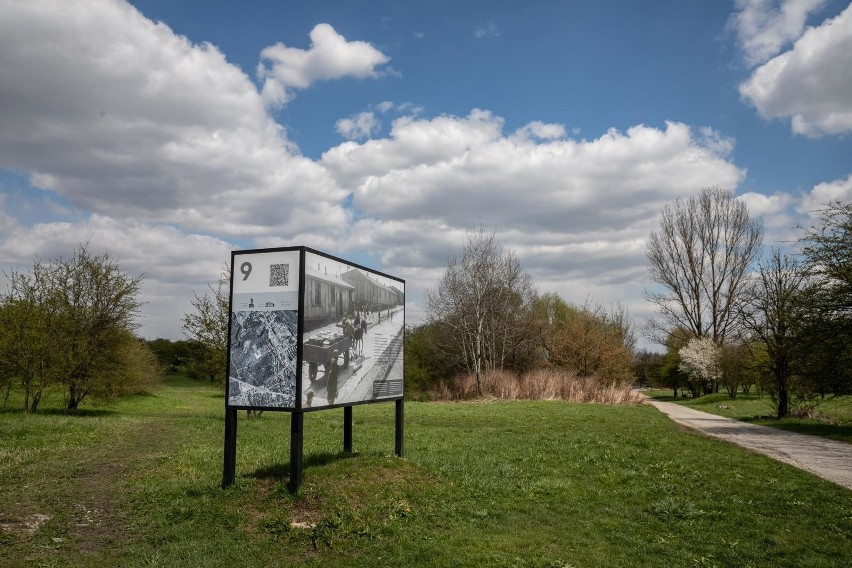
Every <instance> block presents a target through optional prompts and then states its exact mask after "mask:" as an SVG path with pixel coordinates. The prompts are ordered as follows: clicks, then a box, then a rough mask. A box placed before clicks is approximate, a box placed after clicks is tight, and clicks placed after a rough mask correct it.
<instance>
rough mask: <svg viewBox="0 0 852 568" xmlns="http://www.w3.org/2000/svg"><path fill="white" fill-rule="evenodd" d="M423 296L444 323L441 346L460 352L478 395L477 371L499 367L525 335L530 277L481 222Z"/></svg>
mask: <svg viewBox="0 0 852 568" xmlns="http://www.w3.org/2000/svg"><path fill="white" fill-rule="evenodd" d="M426 297H427V303H428V314H427V315H428V319H429V321H430V322H434V323H436V324H438V325H440V326H442V327H443V328H445V329H446V331H447V332H448V333H447V336H448V337H449V338H451V341H452V343H451V344H449V345H446V346H444V347H445V349H448V350H451V351H454V352H456V353H457V354H458V355H459V359H460V360H461V361H462V364H463V365H464V366H465V368H466V370H467V371H469V372H472V373H473V374H474V375H475V377H476V391H477V394H479V395H482V383H481V378H482V374H483V373H484V372H485V371H488V370H494V369H502V368H503V366H504V365H505V364H506V362H507V361H508V360H510V359H511V358H512V357H513V356H514V355H515V354H516V353H517V351H518V350H519V349H520V348H521V347H522V344H523V343H524V342H526V341H528V339H529V338H528V336H527V334H526V333H524V330H523V329H522V324H523V322H525V321H526V319H527V318H526V317H525V316H526V312H527V309H528V307H529V304H530V302H531V301H532V299H533V297H534V290H533V285H532V279H531V278H530V276H529V275H528V274H527V273H525V272H524V271H523V270H521V265H520V262H519V261H518V257H517V256H515V254H514V253H512V252H511V251H510V252H503V250H502V248H501V247H500V246H499V244H498V243H497V242H496V239H495V235H494V233H493V232H491V233H488V232H486V231H485V230H484V229H483V228H480V229H479V231H478V232H476V233H470V234H468V242H467V245H466V246H465V247H464V249H463V250H462V252H461V255H460V256H458V257H455V258H453V259H451V260H450V262H449V264H448V266H447V271H446V272H445V273H444V276H443V277H442V278H441V282H440V283H439V285H438V289H437V290H434V291H433V290H430V291H428V292H427V294H426Z"/></svg>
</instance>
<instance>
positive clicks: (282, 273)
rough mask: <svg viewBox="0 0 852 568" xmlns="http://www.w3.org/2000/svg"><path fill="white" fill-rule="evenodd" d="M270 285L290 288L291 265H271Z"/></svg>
mask: <svg viewBox="0 0 852 568" xmlns="http://www.w3.org/2000/svg"><path fill="white" fill-rule="evenodd" d="M269 285H270V286H289V285H290V265H289V264H271V265H269Z"/></svg>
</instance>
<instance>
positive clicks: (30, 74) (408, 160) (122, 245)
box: [0, 0, 852, 345]
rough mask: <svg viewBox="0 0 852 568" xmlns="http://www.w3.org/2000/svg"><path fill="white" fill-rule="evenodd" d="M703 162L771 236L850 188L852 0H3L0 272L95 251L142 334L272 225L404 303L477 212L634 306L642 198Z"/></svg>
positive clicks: (698, 169)
mask: <svg viewBox="0 0 852 568" xmlns="http://www.w3.org/2000/svg"><path fill="white" fill-rule="evenodd" d="M709 186H721V187H724V188H728V189H731V190H733V191H734V192H735V194H736V195H737V197H738V198H739V199H742V200H743V201H744V202H745V203H746V204H747V205H748V207H749V210H750V212H751V214H752V215H753V216H755V217H759V218H761V219H762V220H763V222H764V226H765V231H766V236H765V241H764V242H765V245H766V247H767V248H769V247H771V246H782V247H788V246H789V244H790V243H791V241H794V240H795V239H796V237H797V236H798V235H799V234H800V232H799V231H798V230H797V229H796V227H797V226H810V224H811V223H813V222H814V213H813V212H814V211H815V210H816V209H818V208H819V207H820V206H821V205H823V204H825V203H827V202H829V201H831V200H835V199H839V200H841V201H844V202H849V201H852V5H850V4H849V3H847V2H845V1H832V0H787V1H778V0H734V1H727V2H725V1H715V0H700V1H699V0H660V1H645V2H636V1H633V0H596V1H591V0H589V1H567V0H565V1H563V0H547V1H545V0H527V1H524V2H508V1H500V0H494V1H470V2H464V1H459V0H455V1H453V2H444V1H439V0H433V1H432V2H403V1H401V0H395V1H390V2H385V1H374V0H371V1H355V0H345V1H328V2H304V1H299V2H295V1H289V0H247V1H243V2H226V1H218V0H217V1H211V0H181V1H180V2H174V1H171V0H131V1H130V2H126V1H124V0H28V1H27V2H20V1H17V0H0V270H2V271H3V272H4V273H6V274H8V273H9V272H10V271H12V270H26V269H27V267H28V266H31V264H32V260H33V258H34V257H36V256H37V257H39V258H41V259H48V260H49V259H51V258H55V257H57V256H68V255H70V254H72V252H73V249H74V246H75V244H77V243H80V242H88V243H89V244H90V247H92V248H94V249H97V250H104V249H106V250H109V251H110V252H111V253H112V254H113V255H114V256H115V257H116V258H118V260H119V262H120V265H121V267H122V269H124V270H125V271H127V272H130V273H133V274H139V273H144V274H145V275H146V278H145V281H144V285H143V288H142V300H143V301H145V302H146V304H145V306H144V307H143V313H142V316H141V318H140V324H141V327H140V330H139V333H140V334H141V335H142V336H143V337H147V338H155V337H167V338H172V339H179V338H181V337H182V334H181V330H180V319H181V316H182V314H184V313H186V312H187V311H189V310H191V305H190V300H191V297H192V292H193V291H195V292H198V293H203V292H204V291H205V290H206V287H207V285H208V283H211V282H215V281H216V280H217V278H218V276H219V274H220V272H221V269H222V267H223V266H225V265H226V264H227V263H228V262H229V258H230V251H232V250H244V249H251V248H263V247H274V246H291V245H305V246H309V247H313V248H316V249H319V250H322V251H324V252H327V253H330V254H333V255H337V256H340V257H343V258H346V259H348V260H351V261H353V262H356V263H360V264H363V265H365V266H368V267H370V268H374V269H377V270H381V271H383V272H385V273H388V274H391V275H393V276H396V277H399V278H403V279H405V280H406V304H407V305H406V309H407V322H408V323H410V324H417V323H420V322H422V321H423V319H424V317H425V305H424V293H425V291H426V290H429V289H435V288H436V287H437V285H438V282H439V279H440V277H441V275H442V274H443V272H444V270H445V268H446V266H447V262H448V261H449V259H450V258H452V257H453V256H454V255H456V254H457V253H458V252H459V251H460V250H461V248H462V247H463V246H464V244H465V242H466V238H467V235H468V234H469V232H471V231H475V230H477V229H478V228H480V227H483V228H485V229H486V230H489V231H494V232H495V234H496V236H497V239H498V240H499V242H500V243H501V244H502V245H503V247H505V249H507V250H512V251H513V252H514V253H515V254H517V256H518V257H519V259H520V261H521V264H522V266H523V268H524V269H525V270H526V271H527V272H529V273H530V274H531V276H532V277H533V279H534V281H535V283H536V286H537V288H538V289H539V291H541V292H557V293H558V294H559V295H560V296H562V297H563V298H564V299H565V300H566V301H569V302H572V303H575V304H583V303H585V302H587V301H591V302H593V303H599V304H603V305H609V304H613V303H616V302H620V303H621V304H623V305H624V306H626V307H627V308H628V309H629V311H630V314H631V315H632V317H633V319H634V321H635V322H636V323H637V325H641V322H642V321H643V320H644V319H645V318H647V317H648V316H650V315H652V313H653V312H652V311H651V307H650V306H649V305H648V304H647V303H646V302H645V301H644V300H643V293H644V291H645V290H646V289H650V288H651V287H652V286H653V284H652V283H651V282H649V280H648V276H647V266H646V259H645V249H646V243H647V240H648V235H649V233H650V232H651V231H652V230H654V229H655V228H657V227H658V223H659V221H658V220H659V213H660V210H661V209H662V208H663V207H664V206H665V205H666V204H668V203H671V202H673V201H674V200H675V199H678V198H685V197H688V196H690V195H695V194H696V193H698V192H699V191H700V190H701V189H702V188H704V187H709ZM647 341H648V340H643V342H644V343H642V342H640V345H643V344H644V345H648V343H647Z"/></svg>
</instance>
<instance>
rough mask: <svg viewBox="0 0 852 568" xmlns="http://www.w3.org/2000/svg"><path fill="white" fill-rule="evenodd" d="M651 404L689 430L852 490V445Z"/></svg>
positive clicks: (697, 411) (673, 405)
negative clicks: (730, 443) (729, 443)
mask: <svg viewBox="0 0 852 568" xmlns="http://www.w3.org/2000/svg"><path fill="white" fill-rule="evenodd" d="M648 403H649V404H653V405H654V406H655V407H656V408H657V409H658V410H660V411H661V412H664V413H665V414H667V415H668V416H669V418H671V419H672V420H674V421H675V422H677V423H678V424H682V425H684V426H686V427H687V428H692V429H693V430H698V431H699V432H702V433H704V434H707V435H708V436H713V437H715V438H721V439H722V440H727V441H728V442H733V443H734V444H737V445H739V446H742V447H744V448H746V449H749V450H752V451H754V452H758V453H761V454H764V455H767V456H769V457H771V458H773V459H776V460H778V461H780V462H784V463H788V464H790V465H793V466H796V467H798V468H799V469H804V470H805V471H809V472H811V473H813V474H815V475H818V476H820V477H822V478H823V479H827V480H828V481H831V482H833V483H836V484H838V485H840V486H842V487H845V488H847V489H852V444H846V443H844V442H838V441H835V440H828V439H825V438H820V437H819V436H808V435H807V434H798V433H796V432H788V431H786V430H780V429H778V428H771V427H769V426H761V425H758V424H749V423H748V422H742V421H740V420H733V419H731V418H725V417H723V416H716V415H715V414H709V413H707V412H701V411H700V410H693V409H692V408H687V407H685V406H681V405H680V404H673V403H671V402H659V401H655V400H648Z"/></svg>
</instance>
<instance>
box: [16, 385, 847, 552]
mask: <svg viewBox="0 0 852 568" xmlns="http://www.w3.org/2000/svg"><path fill="white" fill-rule="evenodd" d="M49 402H50V401H47V403H48V404H49ZM223 403H224V401H223V397H222V395H221V393H220V392H219V391H218V390H216V389H214V388H211V387H209V386H207V385H204V384H199V383H194V382H192V381H188V380H185V379H180V378H173V379H171V380H170V381H169V382H168V383H167V385H166V386H165V387H163V388H161V389H158V390H157V391H156V392H154V393H153V394H151V395H149V396H141V397H133V398H130V399H126V400H123V401H121V402H119V403H118V404H116V405H114V406H110V407H104V408H96V409H94V410H90V411H88V412H84V413H82V415H79V416H64V415H62V414H61V413H59V412H55V413H51V412H45V413H40V414H38V415H35V416H27V415H24V414H22V413H19V412H5V413H0V526H2V527H0V528H2V530H0V548H2V556H0V564H2V565H3V566H99V567H100V566H119V565H120V566H169V567H172V566H204V567H213V566H229V567H232V566H240V567H251V566H290V565H304V566H517V567H566V566H574V567H586V566H665V567H677V566H738V567H744V566H797V567H799V566H814V567H822V566H844V567H845V566H849V565H850V564H852V545H850V542H852V492H850V491H847V490H844V489H842V488H840V487H837V486H834V485H832V484H830V483H828V482H826V481H823V480H821V479H819V478H816V477H814V476H812V475H810V474H807V473H804V472H801V471H799V470H796V469H794V468H791V467H789V466H786V465H783V464H780V463H777V462H774V461H772V460H769V459H767V458H764V457H761V456H758V455H753V454H750V453H748V452H746V451H744V450H741V449H739V448H737V447H735V446H732V445H729V444H725V443H721V442H718V441H715V440H711V439H709V438H705V437H702V436H698V435H694V434H692V433H690V432H687V431H683V430H681V429H679V428H678V427H677V426H676V425H674V424H673V423H671V422H670V421H668V419H666V418H665V417H664V416H662V415H661V414H660V413H658V412H657V411H656V410H654V409H653V408H651V407H649V406H632V407H612V406H600V405H580V404H572V403H566V402H498V403H456V404H453V403H407V404H406V457H405V459H399V458H396V457H394V456H393V455H392V451H393V422H394V421H393V405H392V404H378V405H372V406H360V407H356V408H355V409H354V445H355V449H356V454H355V455H354V456H352V457H345V456H343V455H342V454H341V453H340V450H341V447H342V414H343V413H342V410H335V411H327V412H318V413H312V414H308V415H306V417H305V443H304V446H305V465H306V467H305V470H304V474H303V487H302V491H301V492H300V493H299V494H298V495H296V496H291V495H290V494H289V493H288V492H287V490H286V481H287V472H288V463H287V460H288V456H289V447H288V445H289V415H287V414H274V413H266V414H264V415H263V417H262V418H261V419H259V420H252V421H248V420H246V419H245V418H244V416H245V415H244V413H241V415H240V422H239V433H238V436H239V437H238V454H237V480H236V484H235V485H234V486H233V487H232V488H230V489H228V490H224V491H223V490H221V489H220V488H219V484H220V482H221V475H222V437H223V430H224V412H223Z"/></svg>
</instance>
